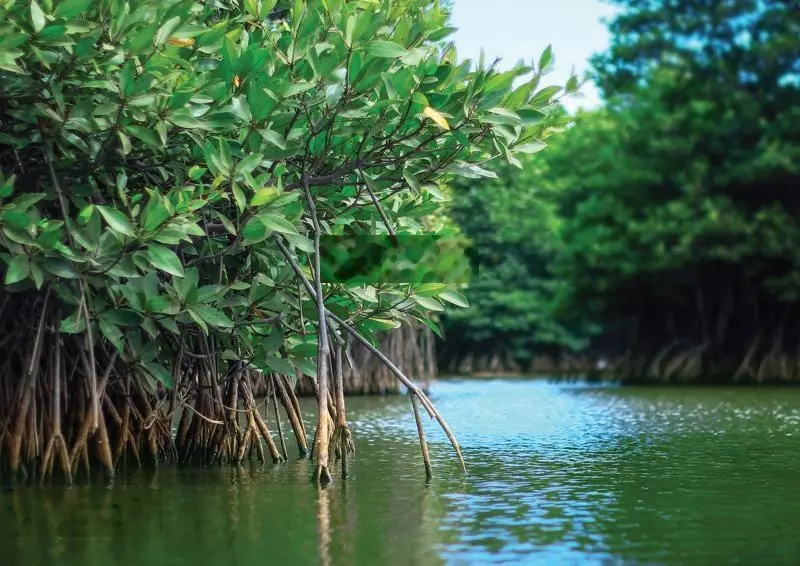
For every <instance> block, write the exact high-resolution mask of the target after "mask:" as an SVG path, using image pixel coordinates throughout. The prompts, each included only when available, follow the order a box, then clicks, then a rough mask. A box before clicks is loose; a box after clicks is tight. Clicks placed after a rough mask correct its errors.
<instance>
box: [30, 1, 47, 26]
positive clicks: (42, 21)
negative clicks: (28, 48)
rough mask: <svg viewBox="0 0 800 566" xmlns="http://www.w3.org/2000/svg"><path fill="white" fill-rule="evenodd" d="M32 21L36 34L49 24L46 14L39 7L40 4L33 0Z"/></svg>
mask: <svg viewBox="0 0 800 566" xmlns="http://www.w3.org/2000/svg"><path fill="white" fill-rule="evenodd" d="M31 21H32V22H33V31H35V32H36V33H39V32H40V31H42V29H44V26H45V25H46V24H47V19H46V17H45V15H44V12H43V11H42V9H41V8H40V7H39V4H37V3H36V0H31Z"/></svg>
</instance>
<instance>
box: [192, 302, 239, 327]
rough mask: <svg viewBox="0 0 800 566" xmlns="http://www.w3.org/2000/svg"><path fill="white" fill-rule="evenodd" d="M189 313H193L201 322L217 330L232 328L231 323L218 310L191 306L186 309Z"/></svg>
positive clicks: (206, 306) (205, 306)
mask: <svg viewBox="0 0 800 566" xmlns="http://www.w3.org/2000/svg"><path fill="white" fill-rule="evenodd" d="M188 311H189V312H190V313H194V314H195V315H197V316H198V317H199V318H200V319H202V320H203V322H206V323H208V324H210V325H211V326H215V327H217V328H233V322H232V321H231V319H229V318H228V317H227V316H225V313H223V312H222V311H221V310H219V309H215V308H214V307H210V306H208V305H192V306H191V307H189V308H188Z"/></svg>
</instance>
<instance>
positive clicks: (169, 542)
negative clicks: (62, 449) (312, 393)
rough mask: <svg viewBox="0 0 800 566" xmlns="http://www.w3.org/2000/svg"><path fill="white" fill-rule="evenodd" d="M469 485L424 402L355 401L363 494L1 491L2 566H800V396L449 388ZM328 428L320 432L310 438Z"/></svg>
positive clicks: (437, 393) (281, 469) (250, 481)
mask: <svg viewBox="0 0 800 566" xmlns="http://www.w3.org/2000/svg"><path fill="white" fill-rule="evenodd" d="M433 397H434V400H435V401H436V402H437V403H438V404H439V406H440V408H441V410H442V412H443V414H444V415H445V417H446V418H447V419H448V421H449V423H450V425H451V427H452V428H453V429H454V431H455V432H456V434H457V435H458V437H459V441H460V443H461V444H462V447H463V448H464V453H465V457H466V459H467V464H468V468H469V475H468V476H467V477H466V478H465V477H463V476H462V475H461V474H460V472H459V467H458V462H457V460H456V459H455V457H454V455H453V454H452V452H451V449H450V448H449V446H448V445H447V441H446V438H445V437H444V435H443V434H442V433H441V432H440V431H439V430H437V429H436V428H435V426H433V425H432V424H431V425H428V424H427V423H426V426H427V429H426V432H427V434H428V439H429V443H430V445H431V452H432V458H433V465H434V474H435V477H434V480H433V481H432V482H431V483H430V484H429V485H426V484H425V474H424V467H423V463H422V461H421V459H420V457H419V445H418V442H417V438H416V429H415V425H414V419H413V414H412V413H411V409H410V404H409V403H408V400H407V399H404V398H399V399H393V398H390V399H369V398H354V399H351V400H350V403H351V409H350V412H349V414H350V415H351V417H352V419H353V428H354V430H355V434H356V442H357V454H356V460H355V462H354V464H353V466H352V478H351V479H350V480H348V481H347V482H345V483H342V482H336V483H334V484H333V485H332V486H330V487H329V488H328V489H326V490H322V491H318V490H316V489H315V488H313V487H312V485H311V484H310V482H309V481H308V480H309V477H310V474H311V467H310V465H309V462H308V461H305V460H296V461H293V462H290V463H288V464H285V465H282V466H277V467H270V466H268V467H264V468H261V467H258V466H252V467H250V466H245V467H242V468H239V469H235V468H230V467H209V468H204V469H197V468H187V469H174V468H165V469H161V470H159V471H157V472H144V471H139V472H134V473H130V474H127V475H126V476H125V477H124V479H122V480H120V481H118V482H117V484H116V485H115V486H114V487H113V488H107V487H105V486H103V485H102V484H98V485H94V486H82V487H74V488H71V489H66V488H59V489H56V488H51V489H38V488H25V487H17V488H15V489H13V490H10V489H7V490H5V491H2V492H0V533H2V544H0V564H2V565H6V564H8V565H17V564H25V565H31V566H32V565H36V564H42V565H45V564H46V565H61V564H64V565H73V564H74V565H76V566H77V565H81V566H83V565H88V566H92V565H98V566H99V565H102V566H105V565H111V564H114V565H127V564H131V565H133V564H136V565H137V566H138V565H140V564H142V563H150V564H153V565H162V564H164V565H184V564H185V565H192V566H195V565H202V564H233V565H235V564H248V565H250V564H253V563H256V561H258V562H259V563H268V564H272V563H275V564H293V565H294V564H320V565H324V566H329V565H330V566H337V565H351V564H368V565H373V564H389V565H395V564H396V565H408V564H421V565H428V564H431V565H437V564H491V563H498V564H499V563H532V564H574V563H580V564H593V563H597V564H609V563H610V564H616V563H625V564H736V563H739V564H797V563H800V538H798V537H797V534H796V529H797V526H798V525H800V498H798V497H797V495H796V494H797V487H796V485H797V477H798V472H800V457H799V456H798V453H799V451H798V446H797V440H798V439H799V438H800V431H798V424H800V390H776V389H767V390H757V389H637V388H631V389H620V388H604V387H597V386H565V385H554V384H548V383H544V382H542V381H525V380H480V381H477V380H462V381H443V382H440V383H439V384H437V385H436V386H435V388H434V391H433ZM309 422H310V421H309Z"/></svg>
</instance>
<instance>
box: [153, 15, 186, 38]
mask: <svg viewBox="0 0 800 566" xmlns="http://www.w3.org/2000/svg"><path fill="white" fill-rule="evenodd" d="M180 24H181V18H180V16H174V17H172V18H170V19H168V20H167V21H166V22H164V23H163V24H162V25H161V27H160V28H158V31H157V32H156V39H155V45H161V44H162V43H165V42H166V41H167V40H168V39H169V36H170V35H172V32H173V31H175V30H176V29H177V27H178V26H179V25H180Z"/></svg>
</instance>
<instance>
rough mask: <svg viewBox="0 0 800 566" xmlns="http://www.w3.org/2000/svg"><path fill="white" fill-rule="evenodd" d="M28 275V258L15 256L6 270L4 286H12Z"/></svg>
mask: <svg viewBox="0 0 800 566" xmlns="http://www.w3.org/2000/svg"><path fill="white" fill-rule="evenodd" d="M29 273H30V264H29V262H28V256H26V255H16V256H14V259H12V260H11V263H9V264H8V267H7V268H6V278H5V283H6V285H13V284H14V283H17V282H19V281H22V280H23V279H25V278H26V277H27V276H28V274H29Z"/></svg>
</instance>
